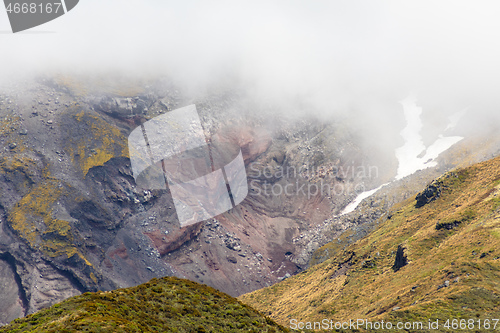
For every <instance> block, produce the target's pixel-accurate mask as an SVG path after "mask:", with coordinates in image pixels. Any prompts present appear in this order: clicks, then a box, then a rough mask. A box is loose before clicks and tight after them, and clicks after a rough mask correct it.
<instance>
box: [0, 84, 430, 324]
mask: <svg viewBox="0 0 500 333" xmlns="http://www.w3.org/2000/svg"><path fill="white" fill-rule="evenodd" d="M188 104H196V106H197V108H198V111H199V114H200V118H201V120H202V122H203V125H204V130H205V132H206V134H207V136H208V137H209V138H211V141H212V142H213V143H214V144H217V143H227V142H230V143H231V144H233V145H236V146H237V147H239V148H240V149H241V151H242V153H243V157H244V161H245V165H246V171H247V175H248V181H249V192H250V193H249V195H248V197H247V199H245V200H244V201H243V203H242V204H240V205H238V206H237V207H236V208H234V209H232V210H230V211H228V212H226V213H224V214H221V215H219V216H217V217H215V218H213V219H210V220H207V221H204V222H202V223H198V224H195V225H191V226H188V227H185V228H182V229H181V228H179V222H178V219H177V215H176V212H175V209H174V204H173V201H172V197H171V194H170V192H169V191H168V190H150V189H147V188H140V187H138V186H137V185H136V184H135V181H134V178H133V175H132V170H131V166H130V160H129V158H128V156H129V155H128V147H127V137H128V135H129V133H130V132H131V131H132V130H133V129H134V128H136V127H137V126H139V125H140V124H141V123H143V122H145V121H147V120H148V119H151V118H153V117H155V116H157V115H160V114H163V113H165V112H168V111H170V110H173V109H175V108H178V107H181V106H183V105H188ZM257 111H260V112H257ZM270 111H272V110H254V109H250V107H249V106H248V105H245V103H243V102H242V99H240V98H239V96H238V93H237V92H235V91H230V90H222V91H220V90H219V91H213V92H210V93H207V94H204V95H200V96H195V97H192V96H190V97H187V96H186V95H184V94H183V92H182V90H181V89H180V88H178V87H175V85H173V84H172V83H169V82H167V81H155V82H153V83H151V82H146V83H134V84H130V83H129V82H128V81H127V82H126V84H123V83H122V84H119V85H111V84H108V82H104V83H103V82H100V81H95V80H94V81H91V82H89V81H84V80H75V79H71V80H70V79H68V78H62V77H58V78H51V79H48V78H45V79H40V80H37V81H30V82H24V83H22V84H18V85H13V86H9V87H3V88H2V91H1V92H0V142H1V144H0V147H1V150H0V192H1V196H0V281H1V284H0V286H1V288H2V290H1V292H2V295H4V296H3V297H2V302H1V304H0V322H8V321H10V320H12V319H14V318H16V317H19V316H23V315H26V314H28V313H32V312H34V311H36V310H38V309H40V308H42V307H46V306H48V305H51V304H53V303H55V302H57V301H60V300H62V299H65V298H67V297H69V296H72V295H76V294H79V293H81V292H85V291H95V290H109V289H113V288H117V287H128V286H133V285H137V284H140V283H143V282H145V281H148V280H149V279H151V278H153V277H161V276H166V275H169V276H177V277H182V278H188V279H191V280H194V281H197V282H201V283H205V284H208V285H210V286H212V287H215V288H218V289H220V290H222V291H224V292H226V293H228V294H230V295H233V296H237V295H240V294H243V293H246V292H250V291H253V290H256V289H259V288H262V287H265V286H269V285H271V284H274V283H275V282H277V281H280V280H283V279H285V278H286V277H288V276H290V275H293V274H296V273H298V272H300V271H301V270H302V269H304V268H305V267H306V266H307V265H308V262H309V260H310V258H311V257H312V255H313V253H314V251H316V250H317V249H318V248H319V247H321V246H322V245H324V244H326V243H327V242H329V241H331V240H332V239H333V238H334V237H335V236H336V235H339V234H340V233H341V232H342V231H344V230H345V229H346V228H348V227H351V226H353V225H358V224H363V223H365V222H367V221H371V220H375V219H376V218H378V217H379V216H381V214H383V213H384V210H385V209H386V208H387V207H389V206H391V205H392V204H393V203H395V202H398V201H400V200H402V199H404V198H405V197H406V196H407V194H406V193H407V192H411V191H412V190H413V189H408V188H407V189H406V190H404V189H403V190H401V188H400V189H399V190H398V193H397V195H392V196H391V195H390V194H387V193H388V192H386V197H383V198H382V199H380V198H379V199H376V200H375V201H372V202H371V204H370V203H368V204H366V203H365V205H369V207H368V208H366V209H364V210H362V211H360V212H356V213H353V214H350V215H349V216H342V217H334V216H336V215H337V214H339V213H340V211H341V210H342V208H343V207H345V206H346V205H347V203H348V202H349V201H350V200H352V199H353V198H354V197H355V196H356V194H357V193H358V192H361V191H363V190H367V189H371V188H375V187H376V186H378V185H380V184H382V183H384V182H386V181H387V180H389V179H390V178H391V177H392V176H393V175H394V173H395V170H396V167H397V165H396V164H395V160H394V159H392V158H386V159H381V158H379V157H377V155H376V154H374V152H373V151H372V150H369V149H366V147H363V145H362V143H361V141H360V140H359V138H357V137H356V136H355V135H354V134H353V133H352V132H351V131H350V130H349V128H348V126H347V125H346V124H343V123H342V122H338V123H325V122H320V121H318V120H315V119H313V118H300V119H299V118H289V119H287V118H286V117H277V116H270V114H271V112H270ZM431 176H432V173H429V175H427V176H425V177H423V179H422V182H424V181H428V180H429V179H428V178H429V177H431ZM403 188H404V187H403ZM389 192H390V191H389ZM403 192H404V193H403ZM387 195H389V196H390V198H388V197H387Z"/></svg>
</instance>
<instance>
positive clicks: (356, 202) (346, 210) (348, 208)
mask: <svg viewBox="0 0 500 333" xmlns="http://www.w3.org/2000/svg"><path fill="white" fill-rule="evenodd" d="M387 184H389V183H385V184H383V185H380V186H379V187H377V188H375V189H373V190H370V191H365V192H362V193H360V194H358V196H357V197H356V199H354V200H353V201H352V202H351V203H350V204H348V205H347V206H346V207H345V208H344V210H342V213H340V215H341V216H342V215H345V214H349V213H350V212H353V211H354V210H355V209H356V207H358V205H359V204H360V203H361V201H363V200H365V199H366V198H368V197H369V196H371V195H373V194H375V192H377V191H378V190H380V189H381V188H382V187H384V186H385V185H387Z"/></svg>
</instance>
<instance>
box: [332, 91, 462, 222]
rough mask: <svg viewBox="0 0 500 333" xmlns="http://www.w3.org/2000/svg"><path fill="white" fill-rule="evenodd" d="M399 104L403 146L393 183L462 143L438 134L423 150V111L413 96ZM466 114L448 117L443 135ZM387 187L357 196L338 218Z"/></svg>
mask: <svg viewBox="0 0 500 333" xmlns="http://www.w3.org/2000/svg"><path fill="white" fill-rule="evenodd" d="M400 103H401V104H402V105H403V111H404V114H405V119H406V127H405V128H404V129H403V130H402V131H401V133H400V134H401V136H402V137H403V139H404V141H405V143H404V145H403V146H401V147H399V148H397V149H396V151H395V154H396V158H397V159H398V162H399V165H398V172H397V175H396V180H399V179H401V178H404V177H406V176H409V175H411V174H413V173H415V172H416V171H418V170H423V169H426V168H429V167H434V166H436V165H437V162H436V161H435V159H436V158H437V157H438V156H439V155H440V154H441V153H442V152H444V151H446V150H448V149H449V148H450V147H451V146H453V145H454V144H455V143H457V142H459V141H460V140H462V139H463V137H461V136H448V137H445V136H443V135H442V134H441V135H439V136H438V138H437V139H436V141H434V143H432V144H431V145H430V146H429V147H425V145H424V142H423V140H422V136H421V135H420V132H421V130H422V127H423V125H422V120H421V119H420V116H421V114H422V108H421V107H418V106H417V104H416V98H415V96H414V95H410V96H409V97H408V98H406V99H404V100H402V101H401V102H400ZM465 112H466V110H463V111H460V112H458V113H456V114H454V115H452V116H451V117H449V118H448V119H449V120H450V122H449V124H448V126H446V128H445V130H444V131H445V132H446V131H447V130H449V129H452V128H454V127H455V126H456V125H457V123H458V122H459V121H460V119H461V118H462V116H463V115H464V114H465ZM422 154H423V155H422ZM419 156H421V157H419ZM387 184H390V183H386V184H383V185H381V186H379V187H377V188H376V189H373V190H370V191H365V192H362V193H360V194H359V195H358V196H357V197H356V199H354V201H352V202H351V203H350V204H348V205H347V206H346V207H345V208H344V210H343V211H342V213H340V215H345V214H348V213H351V212H353V211H354V210H355V209H356V208H357V207H358V205H359V204H360V203H361V201H363V200H364V199H366V198H368V197H370V196H371V195H373V194H375V193H376V192H377V191H378V190H380V189H381V188H382V187H384V186H385V185H387Z"/></svg>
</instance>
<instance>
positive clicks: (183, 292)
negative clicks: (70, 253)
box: [0, 277, 287, 333]
mask: <svg viewBox="0 0 500 333" xmlns="http://www.w3.org/2000/svg"><path fill="white" fill-rule="evenodd" d="M285 331H287V330H286V329H284V328H283V327H280V326H279V325H277V324H276V323H274V322H273V321H272V320H270V319H269V318H265V317H264V316H262V315H260V314H259V313H258V312H257V311H255V310H254V309H252V308H250V307H248V306H246V305H244V304H242V303H241V302H239V301H238V300H237V299H235V298H232V297H230V296H228V295H226V294H224V293H222V292H219V291H217V290H215V289H213V288H210V287H208V286H205V285H200V284H197V283H195V282H191V281H188V280H182V279H177V278H171V277H167V278H163V279H153V280H151V281H150V282H148V283H145V284H142V285H139V286H137V287H133V288H127V289H118V290H115V291H111V292H97V293H85V294H83V295H80V296H76V297H73V298H70V299H68V300H66V301H64V302H62V303H59V304H56V305H54V306H52V307H50V308H48V309H44V310H41V311H39V312H37V313H35V314H33V315H30V316H28V317H26V318H20V319H16V320H15V321H14V322H12V323H11V324H10V325H9V326H5V327H2V328H0V332H2V333H4V332H5V333H6V332H12V333H14V332H36V333H44V332H47V333H48V332H54V333H64V332H113V333H118V332H141V333H142V332H285Z"/></svg>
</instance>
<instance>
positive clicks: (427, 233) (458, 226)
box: [241, 158, 500, 328]
mask: <svg viewBox="0 0 500 333" xmlns="http://www.w3.org/2000/svg"><path fill="white" fill-rule="evenodd" d="M499 180H500V158H495V159H492V160H489V161H486V162H483V163H480V164H477V165H474V166H472V167H468V168H465V169H460V170H457V171H455V172H449V173H446V174H445V175H443V176H442V177H441V178H439V179H438V180H436V181H434V182H433V183H432V184H430V185H429V186H428V187H427V188H426V189H425V190H424V191H423V192H422V193H420V194H419V195H417V197H416V198H412V199H409V200H407V201H405V202H403V203H401V204H399V205H396V206H395V207H393V209H392V211H391V212H389V214H387V215H386V216H385V217H383V218H381V219H380V220H379V221H378V223H380V225H379V226H378V227H377V228H375V230H374V231H373V232H371V233H370V234H369V235H368V236H366V237H364V238H362V239H360V240H358V241H356V242H354V243H351V244H349V242H347V241H346V240H345V239H339V240H338V241H333V242H331V243H329V244H327V245H325V246H324V247H323V248H322V249H320V251H322V253H323V255H324V254H325V253H328V255H329V257H330V258H329V259H327V260H326V261H324V262H322V263H320V264H318V265H316V266H313V267H311V268H310V269H309V270H307V271H305V272H303V273H301V274H299V275H296V276H294V277H291V278H289V279H287V280H285V281H283V282H281V283H279V284H276V285H274V286H271V287H269V288H265V289H262V290H258V291H255V292H253V293H250V294H246V295H243V296H242V297H241V299H242V300H243V301H244V302H246V303H247V304H250V305H252V306H254V307H255V308H257V309H258V310H260V311H262V312H263V313H265V314H269V315H270V316H271V317H272V318H274V319H276V320H277V321H278V322H280V323H281V324H283V325H286V326H288V325H290V319H297V320H298V321H303V322H308V321H309V322H313V321H319V320H321V319H323V318H328V319H334V320H335V321H344V320H349V319H356V318H366V319H369V320H381V319H384V320H391V321H393V322H395V321H422V322H424V323H427V322H428V319H429V318H430V319H439V320H440V322H441V323H442V324H444V323H445V322H446V319H459V320H460V319H467V320H468V319H476V320H479V319H483V320H484V319H486V318H499V316H500V297H499V295H500V285H499V283H500V260H498V259H500V250H499V246H498V245H499V243H500V209H499V207H500V181H499ZM326 250H328V251H326ZM476 325H477V321H476ZM424 328H425V326H424ZM441 328H443V327H441ZM476 328H477V326H476Z"/></svg>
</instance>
